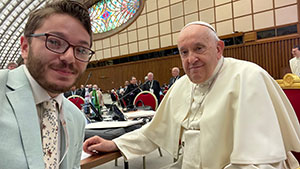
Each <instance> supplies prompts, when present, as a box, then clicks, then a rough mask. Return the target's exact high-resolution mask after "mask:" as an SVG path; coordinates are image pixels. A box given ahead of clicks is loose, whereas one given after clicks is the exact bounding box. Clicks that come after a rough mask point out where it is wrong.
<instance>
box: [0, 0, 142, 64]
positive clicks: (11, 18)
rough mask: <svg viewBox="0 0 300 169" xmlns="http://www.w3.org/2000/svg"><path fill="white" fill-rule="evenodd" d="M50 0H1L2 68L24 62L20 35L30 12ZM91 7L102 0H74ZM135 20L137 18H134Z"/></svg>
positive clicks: (0, 57) (0, 35)
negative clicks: (10, 63)
mask: <svg viewBox="0 0 300 169" xmlns="http://www.w3.org/2000/svg"><path fill="white" fill-rule="evenodd" d="M47 1H49V0H0V69H2V68H6V66H7V64H8V63H9V62H17V63H19V64H20V63H22V62H23V60H22V57H21V49H20V37H21V36H22V35H23V31H24V28H25V24H26V22H27V18H28V14H29V13H30V12H31V11H32V10H34V9H37V8H40V7H41V6H43V5H44V4H45V3H46V2H47ZM73 1H79V2H82V3H83V4H85V5H86V6H87V7H91V6H92V5H93V4H95V3H97V2H98V1H102V0H73ZM142 6H143V5H142ZM133 20H135V18H134V19H133Z"/></svg>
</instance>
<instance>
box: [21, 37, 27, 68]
mask: <svg viewBox="0 0 300 169" xmlns="http://www.w3.org/2000/svg"><path fill="white" fill-rule="evenodd" d="M20 41H21V55H22V58H23V59H24V63H25V64H26V62H27V59H28V53H29V42H28V39H27V38H26V37H25V36H21V40H20Z"/></svg>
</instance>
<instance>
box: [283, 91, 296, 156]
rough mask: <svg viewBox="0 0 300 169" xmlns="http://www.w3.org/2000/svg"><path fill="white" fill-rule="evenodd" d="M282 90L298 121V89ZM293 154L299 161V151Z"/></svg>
mask: <svg viewBox="0 0 300 169" xmlns="http://www.w3.org/2000/svg"><path fill="white" fill-rule="evenodd" d="M283 91H284V93H285V94H286V96H287V97H288V99H289V100H290V102H291V104H292V106H293V108H294V110H295V113H296V115H297V117H298V120H299V123H300V104H299V99H300V89H283ZM293 154H294V155H295V157H296V159H297V160H298V161H300V153H296V152H293Z"/></svg>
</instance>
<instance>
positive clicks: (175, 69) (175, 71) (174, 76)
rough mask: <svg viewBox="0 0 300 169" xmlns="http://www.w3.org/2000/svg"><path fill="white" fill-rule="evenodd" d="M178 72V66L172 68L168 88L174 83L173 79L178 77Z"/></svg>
mask: <svg viewBox="0 0 300 169" xmlns="http://www.w3.org/2000/svg"><path fill="white" fill-rule="evenodd" d="M179 73H180V70H179V68H178V67H173V68H172V77H171V79H170V82H169V86H168V88H170V87H171V86H172V85H173V84H174V83H175V81H176V80H178V79H179V78H180V76H179Z"/></svg>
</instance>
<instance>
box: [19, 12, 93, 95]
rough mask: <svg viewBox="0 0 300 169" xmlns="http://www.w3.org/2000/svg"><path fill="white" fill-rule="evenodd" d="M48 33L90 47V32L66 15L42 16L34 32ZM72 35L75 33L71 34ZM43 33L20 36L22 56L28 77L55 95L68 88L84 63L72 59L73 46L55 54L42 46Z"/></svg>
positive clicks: (74, 43) (82, 70) (71, 42)
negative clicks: (32, 35) (29, 37)
mask: <svg viewBox="0 0 300 169" xmlns="http://www.w3.org/2000/svg"><path fill="white" fill-rule="evenodd" d="M42 33H50V34H54V35H56V36H58V37H61V38H63V39H65V40H66V41H68V42H69V43H70V44H72V45H75V46H83V47H87V48H89V47H90V35H89V34H88V32H87V31H86V30H85V28H84V27H83V26H82V25H81V23H80V22H79V21H78V20H77V19H75V18H74V17H72V16H69V15H66V14H53V15H51V16H49V17H48V18H46V19H45V21H44V22H43V23H42V25H41V26H40V27H39V28H38V29H37V30H35V32H34V34H42ZM75 35H76V36H75ZM45 40H46V37H45V36H39V37H31V42H30V43H29V41H28V38H27V37H22V38H21V48H22V57H23V59H24V62H25V64H26V67H27V68H28V70H29V72H30V74H31V75H32V77H33V78H34V79H35V80H36V81H37V82H38V83H39V84H40V85H41V86H42V87H43V88H44V89H45V90H47V91H48V93H49V94H50V96H56V95H58V94H60V93H63V92H65V91H68V90H69V89H70V88H71V86H72V85H73V84H74V83H75V82H76V80H77V79H78V78H79V77H80V75H82V73H83V72H84V71H85V69H86V66H87V62H81V61H79V60H77V59H75V56H74V53H73V50H74V49H73V47H70V48H69V49H68V50H67V51H66V52H65V53H63V54H57V53H54V52H52V51H50V50H48V49H47V48H46V47H45Z"/></svg>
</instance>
